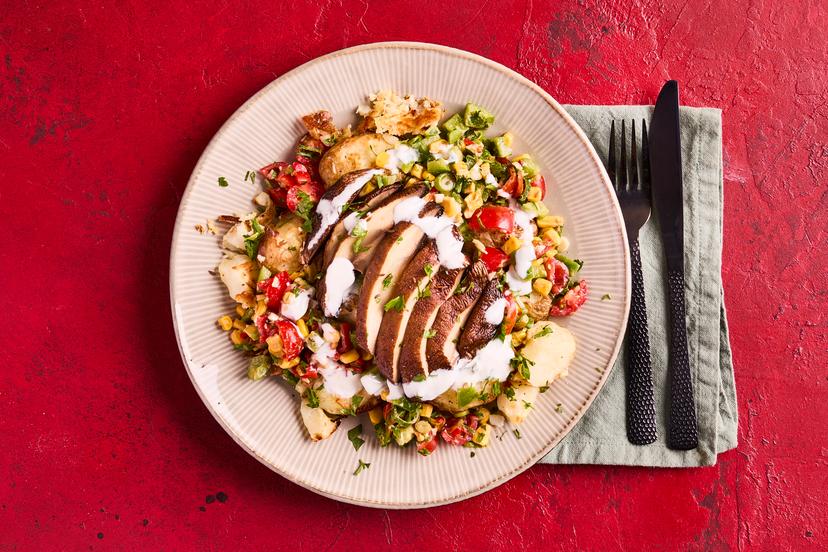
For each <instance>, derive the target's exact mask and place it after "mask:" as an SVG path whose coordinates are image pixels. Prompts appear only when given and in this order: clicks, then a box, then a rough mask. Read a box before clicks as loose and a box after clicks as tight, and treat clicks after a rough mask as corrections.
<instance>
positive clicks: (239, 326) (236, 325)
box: [233, 318, 247, 330]
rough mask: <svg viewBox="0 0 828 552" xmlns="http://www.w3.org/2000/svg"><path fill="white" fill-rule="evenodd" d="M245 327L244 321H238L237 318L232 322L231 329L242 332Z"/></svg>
mask: <svg viewBox="0 0 828 552" xmlns="http://www.w3.org/2000/svg"><path fill="white" fill-rule="evenodd" d="M245 326H247V324H246V323H245V322H244V320H239V319H238V318H237V319H235V320H233V327H234V328H236V329H237V330H243V329H244V327H245Z"/></svg>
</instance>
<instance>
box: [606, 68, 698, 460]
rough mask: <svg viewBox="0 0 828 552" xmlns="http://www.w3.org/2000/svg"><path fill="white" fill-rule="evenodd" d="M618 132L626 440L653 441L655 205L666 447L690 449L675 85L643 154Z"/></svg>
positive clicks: (693, 430)
mask: <svg viewBox="0 0 828 552" xmlns="http://www.w3.org/2000/svg"><path fill="white" fill-rule="evenodd" d="M620 126H621V137H620V156H619V158H620V163H618V162H617V161H616V125H615V121H612V124H611V126H610V139H609V153H608V155H607V174H608V175H609V178H610V181H611V182H612V184H613V187H614V189H615V193H616V195H617V197H618V203H619V204H620V206H621V212H622V213H623V215H624V223H625V226H626V230H627V238H628V240H629V245H630V261H631V265H632V291H631V293H632V297H631V304H630V316H629V320H628V325H627V349H626V353H627V354H626V364H627V366H626V379H627V438H628V439H629V441H630V442H631V443H633V444H635V445H647V444H650V443H653V442H655V440H656V439H657V437H658V433H657V429H656V418H655V401H654V396H653V380H652V369H653V367H652V365H651V359H650V344H649V332H648V330H647V304H646V297H645V293H644V278H643V272H642V269H641V256H640V249H639V244H638V232H639V230H640V229H641V227H642V226H644V224H645V223H646V222H647V221H648V220H649V218H650V211H651V206H652V207H653V208H654V211H655V214H656V220H657V221H658V224H659V227H660V232H661V238H662V242H663V245H664V255H665V259H666V266H667V274H666V275H665V278H666V281H667V290H668V299H669V314H670V316H669V320H670V354H669V363H668V366H667V367H666V368H667V374H668V378H669V385H670V407H669V421H668V425H667V446H668V447H669V448H671V449H674V450H691V449H694V448H696V447H697V446H698V428H697V424H696V408H695V400H694V393H693V380H692V374H691V372H690V361H689V355H688V350H687V323H686V319H685V304H684V193H683V182H682V168H681V134H680V129H679V97H678V83H677V82H676V81H668V82H667V83H666V84H665V85H664V87H663V88H662V90H661V92H660V93H659V96H658V100H657V101H656V105H655V110H654V112H653V117H652V121H651V122H650V131H649V134H648V132H647V124H646V122H645V121H642V122H641V148H640V155H639V153H638V151H639V150H638V147H637V140H636V132H635V130H636V127H635V121H632V122H631V124H630V127H631V135H630V153H629V157H628V155H627V132H626V126H627V125H626V121H621V125H620ZM655 368H656V369H659V368H660V369H663V368H665V367H661V366H657V367H655Z"/></svg>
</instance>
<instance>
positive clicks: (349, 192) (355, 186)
mask: <svg viewBox="0 0 828 552" xmlns="http://www.w3.org/2000/svg"><path fill="white" fill-rule="evenodd" d="M382 173H383V171H382V170H380V169H376V170H372V171H368V172H366V173H365V174H363V175H361V176H359V177H357V178H355V179H354V180H353V182H351V183H350V184H348V185H347V186H345V189H344V190H342V191H341V192H340V193H339V194H338V195H336V196H334V197H333V198H331V199H321V200H319V203H318V204H317V205H316V213H317V214H318V215H319V216H320V217H321V219H322V220H321V221H320V223H319V228H318V229H317V230H316V233H314V234H313V235H312V236H310V237H309V238H308V248H312V247H314V246H315V245H316V242H318V241H319V240H320V238H322V236H323V234H324V233H325V231H326V230H327V229H328V228H329V227H330V226H331V225H332V224H335V223H336V221H337V220H339V215H340V213H342V209H343V208H344V207H345V204H346V203H348V200H349V199H350V198H351V196H353V195H354V194H355V193H357V192H358V191H359V190H360V189H361V188H362V187H363V186H365V184H367V183H368V181H369V180H371V179H372V178H373V177H374V176H375V175H377V174H382Z"/></svg>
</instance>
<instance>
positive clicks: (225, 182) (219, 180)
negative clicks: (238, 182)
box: [218, 176, 230, 188]
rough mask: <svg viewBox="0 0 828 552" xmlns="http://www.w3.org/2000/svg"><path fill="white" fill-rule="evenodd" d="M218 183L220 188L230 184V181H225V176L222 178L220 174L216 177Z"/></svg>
mask: <svg viewBox="0 0 828 552" xmlns="http://www.w3.org/2000/svg"><path fill="white" fill-rule="evenodd" d="M218 185H219V187H221V188H226V187H227V186H229V185H230V183H229V182H227V179H226V178H224V177H223V176H220V177H218Z"/></svg>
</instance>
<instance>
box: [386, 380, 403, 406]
mask: <svg viewBox="0 0 828 552" xmlns="http://www.w3.org/2000/svg"><path fill="white" fill-rule="evenodd" d="M385 385H387V386H388V400H389V401H396V400H397V399H401V398H403V386H402V385H400V384H399V383H391V382H390V381H389V382H386V383H385Z"/></svg>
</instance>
